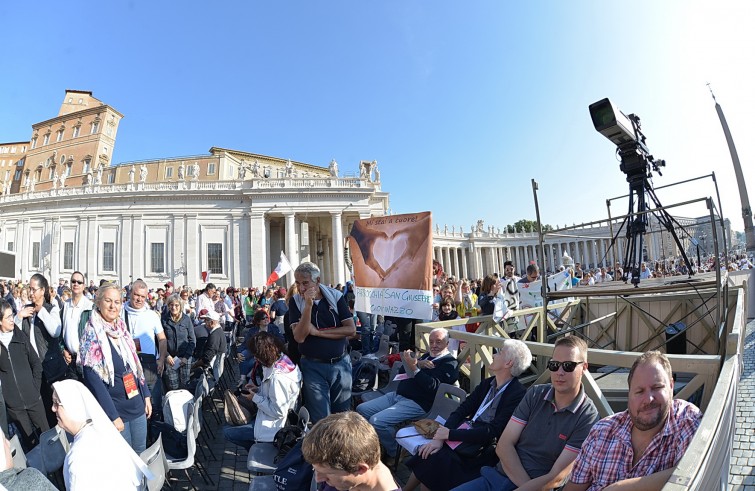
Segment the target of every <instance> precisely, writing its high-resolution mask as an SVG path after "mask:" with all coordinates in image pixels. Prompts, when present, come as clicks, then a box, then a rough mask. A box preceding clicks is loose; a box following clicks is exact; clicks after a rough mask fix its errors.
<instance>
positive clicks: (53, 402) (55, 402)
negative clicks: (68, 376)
mask: <svg viewBox="0 0 755 491" xmlns="http://www.w3.org/2000/svg"><path fill="white" fill-rule="evenodd" d="M52 407H53V409H57V408H59V407H63V404H61V403H60V401H56V400H55V399H53V400H52Z"/></svg>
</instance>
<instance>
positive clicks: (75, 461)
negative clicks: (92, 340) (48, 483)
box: [52, 312, 152, 491]
mask: <svg viewBox="0 0 755 491" xmlns="http://www.w3.org/2000/svg"><path fill="white" fill-rule="evenodd" d="M92 315H94V312H93V313H92ZM53 389H54V392H53V398H52V409H53V411H55V415H56V417H57V419H58V425H59V426H60V427H61V428H63V429H64V430H66V431H67V432H68V433H70V434H71V435H73V437H74V439H73V444H72V445H71V449H70V450H69V451H68V454H66V460H65V464H64V465H63V477H64V478H65V482H66V489H67V490H68V491H78V490H90V489H108V490H109V491H116V490H117V491H121V490H123V491H126V490H129V491H132V490H137V489H143V487H142V484H143V483H144V480H145V478H146V479H151V478H152V474H151V473H150V471H149V469H148V468H147V465H146V464H145V463H144V462H142V460H141V459H140V458H139V456H138V455H137V454H136V453H135V452H134V451H133V450H132V449H131V447H129V445H128V443H126V442H125V441H124V439H123V438H121V437H120V436H119V435H118V431H117V430H116V429H115V426H113V423H112V422H111V420H110V418H109V417H108V415H106V414H105V412H104V411H103V410H102V408H101V407H100V405H99V404H98V403H97V401H96V400H95V399H94V397H93V396H92V393H91V392H89V390H87V388H86V387H84V386H83V385H82V384H81V383H80V382H77V381H75V380H63V381H61V382H56V383H54V384H53Z"/></svg>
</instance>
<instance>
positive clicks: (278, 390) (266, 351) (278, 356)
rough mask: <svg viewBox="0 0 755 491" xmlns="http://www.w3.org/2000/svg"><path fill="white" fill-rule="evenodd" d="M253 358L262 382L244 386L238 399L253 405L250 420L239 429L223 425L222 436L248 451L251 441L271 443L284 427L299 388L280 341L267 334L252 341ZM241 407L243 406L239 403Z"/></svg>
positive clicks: (296, 372)
mask: <svg viewBox="0 0 755 491" xmlns="http://www.w3.org/2000/svg"><path fill="white" fill-rule="evenodd" d="M252 345H253V346H254V357H255V358H256V359H257V360H258V361H259V363H260V365H262V366H263V369H262V382H261V383H260V385H259V386H257V385H255V383H254V381H252V382H251V383H249V384H247V385H245V386H244V388H243V389H242V391H241V395H240V396H239V397H243V398H245V399H246V401H247V402H253V403H254V404H255V405H256V406H257V415H256V416H255V418H254V421H253V422H251V423H249V424H246V425H243V426H226V427H225V428H224V429H223V435H224V436H225V438H226V440H228V441H229V442H232V443H235V444H236V445H238V446H240V447H244V448H245V449H247V450H249V447H251V446H252V444H253V443H254V442H272V441H273V439H274V438H275V434H276V433H277V432H278V430H280V429H281V428H283V426H284V425H285V424H286V417H287V416H288V410H289V409H293V408H294V405H295V404H296V399H297V398H298V397H299V390H300V388H301V372H300V371H299V368H298V367H297V366H296V365H294V362H292V361H291V359H290V358H289V357H288V356H286V355H285V354H283V340H282V339H280V338H279V337H276V336H274V335H273V334H271V333H269V332H264V331H263V332H259V333H257V334H256V335H255V336H254V337H253V338H252ZM242 405H245V406H246V405H247V404H246V402H242Z"/></svg>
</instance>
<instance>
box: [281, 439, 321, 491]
mask: <svg viewBox="0 0 755 491" xmlns="http://www.w3.org/2000/svg"><path fill="white" fill-rule="evenodd" d="M314 474H315V471H314V469H313V468H312V464H310V463H308V462H307V461H306V460H304V456H303V455H302V452H301V440H299V441H298V442H296V444H295V445H294V447H293V448H292V449H291V450H289V452H288V453H287V454H286V455H285V456H284V457H283V459H282V460H281V461H280V462H279V463H278V467H276V469H275V473H273V480H274V481H275V489H277V490H278V491H301V490H302V489H309V487H310V485H311V483H312V478H313V477H314Z"/></svg>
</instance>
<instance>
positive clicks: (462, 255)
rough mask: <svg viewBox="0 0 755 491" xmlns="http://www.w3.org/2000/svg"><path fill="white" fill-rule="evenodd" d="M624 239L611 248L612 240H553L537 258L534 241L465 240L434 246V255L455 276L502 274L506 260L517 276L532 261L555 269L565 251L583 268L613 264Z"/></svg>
mask: <svg viewBox="0 0 755 491" xmlns="http://www.w3.org/2000/svg"><path fill="white" fill-rule="evenodd" d="M625 243H626V241H625V240H624V239H618V240H617V241H616V243H615V244H614V246H613V247H610V244H611V239H609V238H606V239H580V240H553V241H548V242H546V243H545V244H544V249H545V257H544V258H540V247H539V245H538V244H537V243H536V242H528V243H525V244H521V245H519V244H509V245H500V244H476V243H474V242H465V243H461V244H459V245H441V246H435V247H434V251H433V252H434V253H433V257H434V259H436V260H437V261H438V262H440V264H441V265H442V266H443V271H444V272H445V273H446V274H447V275H448V276H455V277H457V278H482V277H484V276H485V275H486V274H491V273H499V274H502V273H503V270H504V267H503V263H504V262H505V261H512V262H513V263H514V268H515V271H516V274H517V275H520V276H521V275H523V274H524V272H525V270H526V269H527V265H528V264H530V263H531V262H532V261H534V262H535V263H536V264H537V265H538V266H539V267H540V269H543V268H545V270H546V271H551V272H553V271H556V270H557V269H558V267H559V266H560V265H561V264H562V258H563V255H564V253H565V252H566V253H567V254H568V255H569V256H570V257H571V258H572V259H573V261H574V262H575V263H581V264H582V267H583V269H586V268H596V267H604V266H609V265H614V264H615V263H616V262H621V261H622V256H623V253H624V252H623V251H624V246H625Z"/></svg>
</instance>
